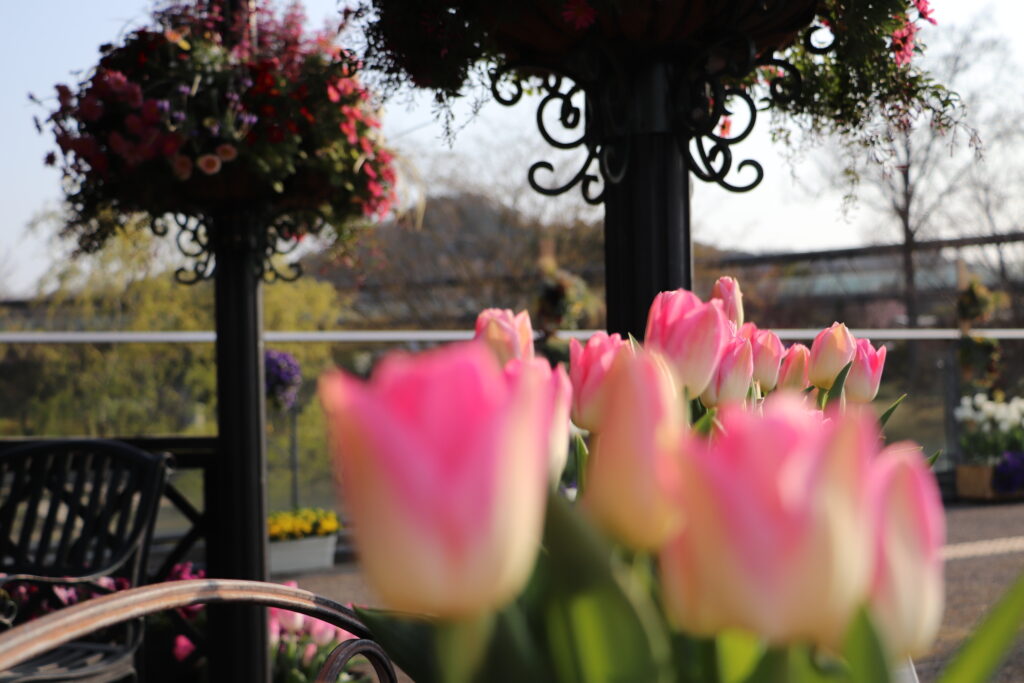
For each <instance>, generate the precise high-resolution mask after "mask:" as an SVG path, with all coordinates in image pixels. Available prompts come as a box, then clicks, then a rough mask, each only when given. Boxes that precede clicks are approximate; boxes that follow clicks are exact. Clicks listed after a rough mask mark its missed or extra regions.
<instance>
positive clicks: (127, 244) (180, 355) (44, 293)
mask: <svg viewBox="0 0 1024 683" xmlns="http://www.w3.org/2000/svg"><path fill="white" fill-rule="evenodd" d="M56 246H57V248H62V249H70V247H69V245H67V243H65V242H58V243H56ZM58 262H59V263H60V266H59V267H58V268H56V269H55V270H53V271H52V272H50V273H49V274H48V275H47V277H46V278H45V279H44V281H43V282H42V283H40V285H39V293H38V294H37V295H36V298H35V299H34V300H33V301H31V302H29V304H28V308H29V309H31V310H32V312H33V315H30V316H15V315H13V314H11V313H8V314H7V315H6V316H5V315H4V313H3V312H2V311H0V327H3V328H5V329H8V330H15V329H32V330H39V329H40V328H42V329H44V330H46V329H49V330H62V331H63V330H103V331H110V330H126V331H205V330H211V329H213V291H212V287H211V283H209V282H203V283H199V284H197V285H192V286H185V285H181V284H179V283H177V282H176V281H175V280H174V277H173V269H174V267H175V265H176V263H175V258H174V255H173V254H172V253H171V252H170V251H169V249H168V245H167V243H166V240H163V239H159V238H156V237H154V236H153V235H151V234H150V233H148V232H147V231H145V230H141V229H140V230H134V231H129V232H126V233H121V234H119V235H117V236H116V237H114V238H112V239H111V240H110V241H109V242H108V244H107V245H106V247H105V248H104V249H103V250H101V251H100V252H98V253H96V254H90V255H84V256H80V257H78V258H76V259H60V260H59V261H58ZM342 309H343V305H342V300H341V299H340V298H339V296H338V295H337V293H336V292H335V291H334V289H333V287H331V286H330V285H329V284H327V283H324V282H318V281H316V280H314V279H312V278H302V279H300V280H298V281H296V282H293V283H277V284H274V285H272V286H269V287H267V288H266V292H265V297H264V320H265V327H266V328H267V329H272V330H321V329H334V328H335V327H336V321H337V319H338V317H339V315H340V313H341V311H342ZM281 348H282V349H283V350H287V351H289V352H290V353H292V354H293V355H295V356H296V358H297V359H298V360H299V363H300V364H301V366H302V370H303V375H304V380H305V388H304V390H303V392H302V394H301V400H300V402H299V411H300V412H299V414H298V422H299V426H300V429H301V431H300V433H301V435H302V440H301V442H300V453H299V459H300V462H301V463H302V465H303V483H304V485H305V486H307V487H308V488H311V489H315V491H314V493H315V496H316V497H315V502H317V503H319V504H328V503H329V501H330V500H331V498H332V496H331V480H332V479H331V476H330V464H329V461H328V458H327V446H326V438H325V433H326V425H325V423H324V420H323V416H322V414H321V411H320V408H319V405H318V403H317V402H316V400H315V387H316V378H317V377H318V376H319V375H320V374H322V373H323V372H324V371H325V370H327V369H328V368H330V367H333V366H334V364H335V357H336V355H338V354H337V349H335V348H333V347H332V346H331V345H329V344H285V345H281ZM215 389H216V367H215V362H214V352H213V347H212V345H210V344H66V345H51V344H39V345H27V344H8V345H0V435H4V436H71V435H74V436H102V437H131V436H139V435H147V436H161V435H211V434H213V433H215V430H216V427H215V425H216V417H215V416H216V400H217V398H216V390H215ZM279 417H280V416H277V415H275V414H274V413H273V412H272V411H271V418H272V419H271V421H270V422H271V425H272V427H274V429H273V430H272V431H271V433H270V435H269V439H268V446H269V448H268V455H269V458H268V460H269V465H270V467H271V468H275V467H279V466H280V467H283V466H284V465H285V464H286V454H287V439H288V434H287V431H286V430H285V429H284V428H283V423H282V421H281V420H280V419H278V418H279ZM270 481H271V486H270V490H269V495H270V499H271V501H272V502H275V503H278V504H279V505H280V504H281V503H283V502H284V501H285V500H286V499H287V482H286V481H285V478H282V477H276V478H274V477H272V478H271V479H270Z"/></svg>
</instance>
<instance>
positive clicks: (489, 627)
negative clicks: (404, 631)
mask: <svg viewBox="0 0 1024 683" xmlns="http://www.w3.org/2000/svg"><path fill="white" fill-rule="evenodd" d="M493 627H494V618H493V615H491V614H485V615H483V616H481V617H479V618H476V619H466V620H462V621H441V622H438V623H437V625H436V631H435V636H436V643H437V660H438V663H439V664H440V671H441V680H442V681H444V683H471V682H472V681H473V680H475V679H476V676H475V674H476V672H477V671H478V670H479V669H480V667H481V664H483V663H484V658H485V655H486V654H487V649H488V643H489V642H490V639H491V633H492V631H493Z"/></svg>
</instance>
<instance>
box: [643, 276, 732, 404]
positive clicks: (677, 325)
mask: <svg viewBox="0 0 1024 683" xmlns="http://www.w3.org/2000/svg"><path fill="white" fill-rule="evenodd" d="M729 336H730V333H729V323H728V321H727V320H726V318H725V315H724V314H723V312H722V305H721V302H718V301H711V302H708V303H703V302H701V300H700V299H698V298H697V296H696V295H695V294H693V293H692V292H688V291H686V290H685V289H677V290H675V291H673V292H661V293H660V294H658V295H657V296H656V297H654V303H652V304H651V310H650V312H649V313H648V315H647V332H646V334H645V343H646V345H647V346H648V348H650V349H652V350H654V351H660V352H661V353H663V354H665V356H666V357H667V358H668V359H669V363H670V364H671V366H672V370H673V372H674V373H675V376H676V380H677V381H678V384H679V389H680V391H681V392H685V396H686V397H687V398H696V397H697V396H700V395H701V393H702V392H703V391H704V389H706V388H707V386H708V383H709V382H710V381H711V378H712V377H714V374H715V368H717V367H718V362H719V361H720V360H721V358H722V352H723V351H724V350H725V342H726V341H727V339H728V338H729Z"/></svg>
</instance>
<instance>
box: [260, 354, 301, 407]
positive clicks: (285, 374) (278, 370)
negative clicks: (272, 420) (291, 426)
mask: <svg viewBox="0 0 1024 683" xmlns="http://www.w3.org/2000/svg"><path fill="white" fill-rule="evenodd" d="M264 364H265V366H266V392H267V398H268V399H270V400H271V401H273V402H274V403H276V404H277V406H278V407H279V408H280V409H281V410H291V408H292V406H294V405H295V401H296V400H297V399H298V396H299V387H301V386H302V368H300V367H299V362H298V361H297V360H295V356H293V355H292V354H290V353H286V352H285V351H274V350H273V349H267V352H266V354H264Z"/></svg>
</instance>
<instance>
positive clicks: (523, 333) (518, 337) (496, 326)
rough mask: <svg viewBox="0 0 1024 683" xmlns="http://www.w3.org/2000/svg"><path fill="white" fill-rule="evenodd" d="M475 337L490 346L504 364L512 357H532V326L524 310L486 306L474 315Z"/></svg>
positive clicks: (524, 358) (523, 358)
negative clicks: (514, 310)
mask: <svg viewBox="0 0 1024 683" xmlns="http://www.w3.org/2000/svg"><path fill="white" fill-rule="evenodd" d="M475 337H476V339H482V340H483V341H484V343H486V344H487V346H489V347H490V349H491V351H493V352H494V355H496V356H497V357H498V361H499V362H500V363H501V364H502V365H504V364H505V363H507V362H508V361H510V360H512V359H513V358H518V359H520V360H527V359H530V358H533V326H532V325H531V323H530V314H529V313H527V312H526V311H519V313H513V312H512V311H510V310H509V309H507V308H488V309H485V310H483V311H480V315H478V316H477V317H476V335H475Z"/></svg>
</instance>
